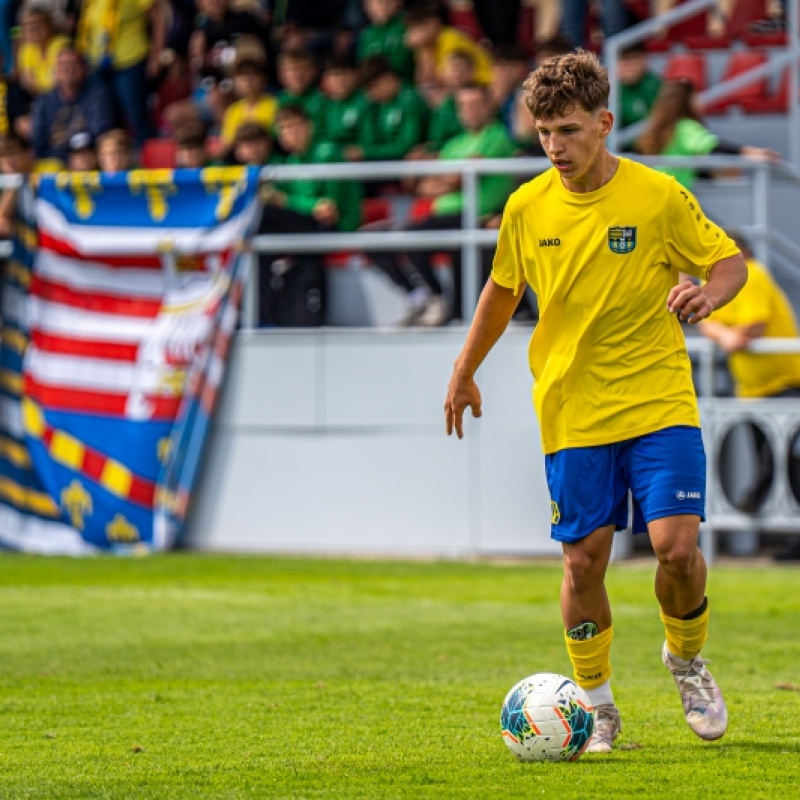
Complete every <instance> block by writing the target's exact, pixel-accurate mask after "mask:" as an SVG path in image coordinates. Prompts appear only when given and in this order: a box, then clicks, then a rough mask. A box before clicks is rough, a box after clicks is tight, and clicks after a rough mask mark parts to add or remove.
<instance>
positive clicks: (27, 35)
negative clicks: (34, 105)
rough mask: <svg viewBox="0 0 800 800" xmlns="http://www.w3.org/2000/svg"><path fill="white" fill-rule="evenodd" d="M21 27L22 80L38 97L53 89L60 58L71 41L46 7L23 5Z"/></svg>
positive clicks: (19, 71)
mask: <svg viewBox="0 0 800 800" xmlns="http://www.w3.org/2000/svg"><path fill="white" fill-rule="evenodd" d="M20 29H21V36H20V44H19V49H18V50H17V72H18V73H19V82H20V85H21V86H22V88H23V89H25V91H26V92H28V94H30V95H31V96H32V97H36V96H37V95H40V94H42V93H44V92H49V91H50V90H51V89H52V88H53V85H54V82H55V70H56V60H57V59H58V54H59V53H60V52H61V50H63V49H64V47H66V46H67V45H68V44H69V40H68V39H67V37H66V36H61V35H59V34H58V33H57V32H56V29H55V27H54V25H53V18H52V17H51V16H50V12H49V10H48V9H47V8H46V7H45V6H40V5H30V6H23V9H22V11H21V12H20Z"/></svg>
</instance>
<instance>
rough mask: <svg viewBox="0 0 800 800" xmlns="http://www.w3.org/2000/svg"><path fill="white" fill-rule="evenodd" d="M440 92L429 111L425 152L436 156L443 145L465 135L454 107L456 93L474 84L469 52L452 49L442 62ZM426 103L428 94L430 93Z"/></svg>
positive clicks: (472, 65)
mask: <svg viewBox="0 0 800 800" xmlns="http://www.w3.org/2000/svg"><path fill="white" fill-rule="evenodd" d="M440 81H441V84H440V85H441V92H437V93H436V94H438V95H440V97H439V99H438V101H437V102H436V104H435V105H434V106H433V108H432V109H431V118H430V123H429V125H428V142H427V150H428V151H429V152H431V153H438V152H439V151H440V150H441V149H442V147H444V145H445V143H446V142H448V141H449V140H450V139H452V138H453V137H454V136H458V135H459V134H460V133H463V132H464V128H463V127H462V126H461V121H460V120H459V118H458V109H457V108H456V92H457V91H458V90H459V89H460V88H461V87H462V86H469V85H470V84H473V83H475V59H474V58H473V56H472V53H471V52H470V51H469V50H453V52H452V53H450V55H449V56H447V59H446V60H445V62H444V68H443V69H442V71H441V75H440ZM428 97H429V100H430V99H431V95H430V94H429V96H428Z"/></svg>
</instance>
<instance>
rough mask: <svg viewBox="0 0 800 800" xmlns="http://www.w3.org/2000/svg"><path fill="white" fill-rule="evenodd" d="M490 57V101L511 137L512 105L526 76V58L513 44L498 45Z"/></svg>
mask: <svg viewBox="0 0 800 800" xmlns="http://www.w3.org/2000/svg"><path fill="white" fill-rule="evenodd" d="M492 57H493V59H494V60H493V63H492V83H491V89H492V101H493V102H494V105H495V108H497V115H498V117H499V119H500V121H501V122H502V123H503V125H504V126H505V129H506V130H507V131H508V133H509V135H512V131H513V121H514V104H515V101H516V97H517V91H518V90H519V89H520V87H521V84H522V81H523V80H524V79H525V76H526V75H527V74H528V57H527V56H526V55H525V51H524V50H523V49H522V48H521V47H519V46H518V45H514V44H507V45H498V46H497V47H496V48H495V49H494V51H493V52H492ZM529 116H530V115H529Z"/></svg>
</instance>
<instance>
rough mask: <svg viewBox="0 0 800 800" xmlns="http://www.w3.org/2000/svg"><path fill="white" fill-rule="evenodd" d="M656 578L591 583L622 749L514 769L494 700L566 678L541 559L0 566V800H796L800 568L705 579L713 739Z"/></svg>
mask: <svg viewBox="0 0 800 800" xmlns="http://www.w3.org/2000/svg"><path fill="white" fill-rule="evenodd" d="M652 575H653V565H652V564H651V563H644V564H641V563H640V564H637V565H621V566H617V567H614V568H613V569H612V571H611V574H610V578H609V590H610V594H611V597H612V602H613V603H614V606H615V609H616V639H615V644H614V669H615V683H616V689H615V691H616V697H617V703H618V705H619V706H620V709H621V711H622V715H623V733H622V736H621V739H620V740H619V741H620V744H621V747H620V748H619V750H617V751H615V752H614V753H612V754H611V755H609V756H584V757H583V758H581V759H580V760H579V761H577V762H575V763H572V764H520V763H518V762H516V761H515V760H514V759H513V757H512V756H511V754H510V753H509V752H508V751H507V750H506V747H505V745H504V743H503V741H502V738H501V736H500V730H499V712H500V704H501V702H502V699H503V696H504V695H505V693H506V691H507V690H508V689H509V688H510V686H511V685H512V684H513V683H515V682H516V681H517V680H518V679H520V678H522V677H523V676H524V675H526V674H529V673H532V672H540V671H548V672H549V671H555V672H567V673H569V665H568V661H567V658H566V654H565V650H564V647H563V643H562V635H563V634H562V631H561V626H560V621H559V612H558V606H557V602H556V601H557V597H558V586H559V581H560V568H559V565H558V564H555V563H543V564H541V563H540V564H537V563H519V564H514V565H510V566H509V565H498V564H484V563H481V564H464V563H432V564H426V563H396V562H388V563H374V562H348V561H334V560H305V559H277V558H246V557H241V558H234V557H211V556H200V555H193V554H180V553H178V554H171V555H166V556H157V557H152V558H146V559H140V560H133V559H131V560H111V559H97V560H84V561H74V560H65V559H36V558H27V557H21V556H11V555H6V556H2V557H0V620H1V622H0V631H1V632H2V635H1V636H0V664H2V668H0V674H1V675H2V677H1V678H0V722H1V724H2V733H1V734H0V797H2V798H14V799H15V800H16V799H17V798H19V799H20V800H22V798H47V799H48V800H56V798H70V799H71V800H72V799H73V798H121V799H122V798H124V799H125V800H128V799H129V798H131V799H132V798H244V797H247V798H347V799H348V800H349V799H351V798H354V799H355V798H365V799H369V800H372V799H375V800H377V799H378V798H532V797H547V798H559V800H560V798H588V797H603V798H606V797H607V798H616V797H632V796H636V797H680V798H683V797H685V798H701V797H714V798H722V797H731V798H733V797H736V798H756V797H769V798H788V797H798V796H800V748H798V741H800V691H797V690H796V689H793V688H792V687H794V686H796V685H800V641H798V630H799V629H800V591H799V588H800V570H797V569H792V568H755V567H754V568H740V567H736V568H733V567H718V568H716V569H714V570H713V572H712V574H711V578H710V595H711V603H712V623H711V626H712V627H711V640H710V641H709V644H708V646H707V648H706V650H705V655H706V656H708V657H710V658H712V659H713V661H714V663H713V665H712V668H713V671H714V674H715V675H716V677H717V678H718V680H719V681H720V683H721V684H722V686H723V689H724V690H725V693H726V697H727V700H728V705H729V710H730V716H731V723H730V729H729V733H728V735H727V736H726V737H725V738H724V739H723V740H721V742H717V743H710V744H707V743H702V742H700V740H698V739H696V738H695V737H694V736H693V735H692V734H691V732H690V731H689V730H688V728H687V727H686V725H685V723H684V721H683V716H682V712H681V710H680V703H679V699H678V696H677V692H676V690H675V688H674V685H673V683H672V679H671V678H670V676H669V675H668V673H667V672H666V670H665V669H664V668H663V667H662V665H661V663H660V658H659V652H660V647H661V642H662V636H663V634H662V630H661V624H660V622H659V619H658V612H657V608H656V605H655V601H654V600H653V596H652ZM779 684H789V688H778V685H779Z"/></svg>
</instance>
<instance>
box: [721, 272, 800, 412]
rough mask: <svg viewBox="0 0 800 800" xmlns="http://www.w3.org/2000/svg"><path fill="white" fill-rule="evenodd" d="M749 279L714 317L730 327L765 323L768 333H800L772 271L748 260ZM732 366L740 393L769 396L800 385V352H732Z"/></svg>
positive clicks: (778, 335)
mask: <svg viewBox="0 0 800 800" xmlns="http://www.w3.org/2000/svg"><path fill="white" fill-rule="evenodd" d="M747 272H748V276H747V283H746V284H745V286H744V289H742V291H741V292H739V294H738V295H736V297H734V298H733V300H732V301H731V302H730V303H728V305H726V306H723V307H722V308H720V309H717V310H716V311H715V312H714V313H713V314H712V315H711V319H712V320H713V321H714V322H719V323H720V324H722V325H726V326H728V327H729V328H735V327H740V326H746V325H756V324H759V323H763V324H764V326H765V327H764V336H766V337H773V338H787V339H789V338H794V337H796V336H800V332H798V329H797V321H796V320H795V317H794V312H793V311H792V307H791V305H789V301H788V300H787V299H786V295H785V294H784V293H783V291H782V290H781V288H780V287H779V286H778V285H777V284H776V283H775V281H774V280H773V279H772V277H771V276H770V274H769V272H767V270H766V269H765V268H764V267H763V266H761V264H759V263H758V262H757V261H754V260H752V259H750V260H748V262H747ZM728 366H729V367H730V371H731V375H732V376H733V380H734V382H735V384H736V394H737V395H738V396H739V397H769V396H770V395H774V394H778V393H779V392H782V391H783V390H784V389H789V388H800V355H796V354H794V353H786V354H783V353H780V354H775V355H768V354H766V353H764V354H762V353H748V352H747V351H740V352H737V353H731V354H730V355H729V356H728Z"/></svg>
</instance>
